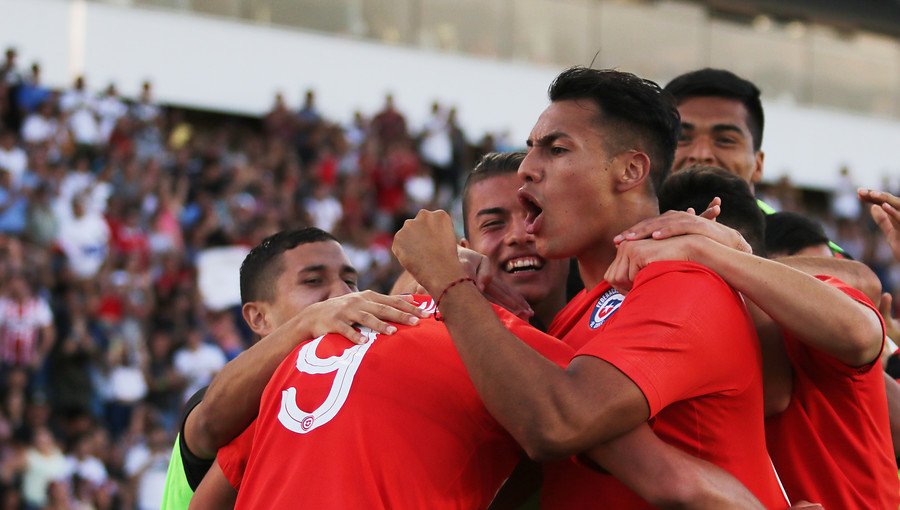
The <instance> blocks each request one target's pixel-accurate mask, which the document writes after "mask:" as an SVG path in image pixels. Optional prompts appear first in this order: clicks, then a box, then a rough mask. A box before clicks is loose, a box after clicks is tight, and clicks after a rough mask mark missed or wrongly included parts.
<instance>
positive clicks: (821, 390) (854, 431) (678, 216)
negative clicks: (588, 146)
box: [607, 167, 900, 509]
mask: <svg viewBox="0 0 900 510" xmlns="http://www.w3.org/2000/svg"><path fill="white" fill-rule="evenodd" d="M659 196H660V206H661V207H663V208H667V209H673V210H682V209H685V208H688V207H693V208H698V207H704V206H705V204H707V203H709V202H710V200H712V199H713V197H719V198H720V199H721V211H722V214H720V215H719V217H718V218H717V219H716V220H717V222H719V223H721V224H724V225H728V226H730V227H734V228H736V229H738V230H739V231H740V233H741V234H743V235H744V237H745V238H746V239H747V240H748V241H750V244H751V245H753V248H754V252H755V253H762V254H764V253H765V251H766V246H764V245H763V240H764V239H766V240H768V238H769V237H770V236H769V234H774V232H771V233H770V232H766V233H765V235H764V234H763V230H764V224H765V223H764V221H763V216H762V214H761V213H760V211H759V210H758V208H757V206H756V204H755V200H754V197H753V195H752V194H751V192H750V189H749V187H748V186H747V184H746V183H745V182H744V181H742V180H741V179H740V178H739V177H736V176H734V175H732V174H729V173H728V172H727V171H725V170H723V169H718V168H704V167H696V168H692V169H689V170H686V171H684V172H682V173H679V174H676V175H673V176H671V177H670V178H669V179H668V180H667V181H666V182H665V183H664V185H663V188H662V190H661V191H660V194H659ZM667 216H668V218H667V219H668V220H669V223H668V224H666V221H664V218H659V219H655V220H650V221H648V222H647V224H645V225H636V226H635V227H633V228H632V229H631V230H630V232H632V233H635V234H636V235H634V236H630V235H629V236H628V238H630V239H631V241H628V242H625V243H623V244H622V245H620V257H619V258H617V261H616V262H614V263H613V266H612V268H611V270H610V272H608V273H607V278H608V279H609V280H611V281H613V282H615V283H616V284H617V285H619V286H624V287H627V286H628V285H629V280H630V278H631V275H634V274H637V278H638V279H639V278H640V277H641V275H642V274H643V272H644V271H646V270H644V271H642V270H641V268H643V267H646V268H647V269H651V268H653V267H654V266H655V265H656V264H658V262H657V263H655V264H650V263H651V262H653V261H656V260H663V259H670V258H676V259H682V258H683V259H685V260H691V261H695V262H700V263H703V264H704V265H706V266H708V267H710V268H711V269H713V270H715V271H716V272H717V273H718V274H720V275H721V276H722V277H723V278H725V279H726V281H728V282H729V283H730V284H732V285H733V286H734V287H735V288H736V289H738V290H740V291H741V292H742V293H743V295H744V296H745V297H746V298H748V299H749V300H751V301H752V302H753V303H754V304H753V305H752V306H751V310H752V311H753V315H754V316H755V318H756V324H757V328H758V330H759V332H760V341H761V343H762V346H763V355H764V358H765V359H766V365H765V368H764V374H765V378H766V388H765V390H766V391H765V401H766V415H767V417H766V439H767V445H768V449H769V453H770V454H771V456H772V460H773V462H774V464H775V467H776V469H777V470H778V473H779V475H780V476H781V481H782V482H783V484H784V488H785V490H786V492H787V494H788V495H789V496H790V497H791V498H792V499H795V500H796V499H806V500H814V501H818V502H819V503H821V504H822V505H823V506H824V507H825V508H842V509H864V508H891V509H893V508H897V506H898V504H900V483H898V480H897V476H896V470H897V467H896V463H895V461H894V458H893V456H892V452H893V449H892V444H891V431H890V425H889V422H888V407H887V399H886V396H885V382H884V377H883V375H882V373H881V370H880V363H879V358H880V357H879V354H880V352H881V349H882V346H883V344H884V324H883V322H882V320H881V317H880V315H879V313H878V311H877V310H876V308H875V306H874V305H873V304H872V302H871V301H870V300H869V299H868V298H867V297H866V296H865V295H864V294H863V293H862V292H860V291H858V290H855V289H853V288H851V287H849V286H848V285H846V284H844V283H843V282H841V281H840V280H838V279H836V278H833V277H830V276H822V275H819V276H811V275H808V274H804V273H803V272H801V271H798V270H796V269H794V268H792V267H790V266H792V265H796V266H798V267H800V268H804V261H805V258H786V259H785V258H781V259H778V260H779V261H773V260H765V259H763V258H761V257H759V256H754V255H752V254H748V253H743V252H738V251H736V250H733V249H730V248H728V247H725V246H723V245H721V244H718V243H714V242H710V241H709V239H707V238H704V237H699V236H697V235H696V233H697V232H703V231H704V229H709V228H710V227H711V226H712V225H713V224H711V223H710V222H708V221H707V220H705V219H702V218H697V217H694V216H690V215H685V214H684V213H667ZM768 218H773V217H772V216H769V217H768ZM675 221H678V222H681V223H680V225H679V226H678V228H679V229H681V230H683V231H684V233H686V234H688V235H684V236H678V237H674V238H671V239H669V238H668V237H669V236H670V234H671V233H673V231H672V229H673V224H674V223H675ZM654 231H655V232H657V234H656V235H655V236H653V237H654V239H650V240H642V241H637V240H636V239H641V238H642V237H643V236H645V235H647V234H648V233H649V232H654ZM664 232H665V233H664ZM691 234H694V235H691ZM626 235H627V234H626ZM825 242H826V240H825V238H824V236H821V241H820V243H821V246H822V247H824V248H826V249H825V250H823V252H824V254H825V256H826V257H827V260H833V259H832V257H831V253H830V251H829V250H827V245H826V244H825ZM770 255H775V253H770ZM665 263H668V262H665ZM840 263H841V264H859V263H858V262H853V261H840ZM648 264H649V265H648ZM816 264H817V261H816V260H813V261H812V267H815V266H816ZM772 282H777V284H776V285H773V284H772ZM798 296H802V297H803V298H802V299H798Z"/></svg>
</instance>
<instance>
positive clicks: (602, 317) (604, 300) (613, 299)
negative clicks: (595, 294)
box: [588, 289, 625, 329]
mask: <svg viewBox="0 0 900 510" xmlns="http://www.w3.org/2000/svg"><path fill="white" fill-rule="evenodd" d="M624 300H625V296H623V295H622V294H620V293H619V291H617V290H616V289H609V290H607V291H606V292H604V293H603V295H602V296H600V299H598V300H597V305H596V306H594V311H593V312H591V318H590V322H589V323H588V326H590V327H591V329H597V328H599V327H600V326H601V325H603V323H604V322H606V319H609V318H610V317H611V316H612V314H614V313H616V310H618V309H619V307H620V306H622V301H624Z"/></svg>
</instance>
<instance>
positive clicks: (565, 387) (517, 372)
mask: <svg viewBox="0 0 900 510" xmlns="http://www.w3.org/2000/svg"><path fill="white" fill-rule="evenodd" d="M440 311H441V313H442V315H443V317H444V321H445V322H446V325H447V328H448V330H449V331H450V334H451V336H452V338H453V342H454V344H455V345H456V348H457V351H458V352H459V354H460V357H461V358H462V360H463V363H464V364H465V366H466V369H467V370H468V373H469V376H470V378H471V379H472V382H473V383H474V385H475V388H476V390H477V391H478V394H479V395H480V396H481V398H482V400H483V401H484V403H485V405H486V407H487V409H488V411H489V412H490V413H491V414H492V415H493V416H494V418H496V419H497V421H498V422H500V424H501V425H503V426H504V428H506V430H508V431H509V432H510V434H512V436H513V437H514V438H515V439H516V441H518V442H519V444H520V445H521V446H522V448H523V449H524V450H525V451H526V452H527V453H528V455H529V456H530V457H532V458H534V459H535V460H549V459H552V458H558V457H563V456H566V455H572V454H574V453H577V452H579V451H582V450H583V449H585V448H586V447H588V446H589V445H591V444H595V443H597V442H600V441H603V440H605V439H608V436H609V435H610V434H618V433H621V432H622V431H621V430H618V429H615V428H612V429H611V428H610V427H608V425H609V423H608V422H609V421H611V420H609V418H610V415H611V414H612V413H604V411H605V406H604V402H603V401H602V400H594V401H591V402H588V397H586V396H587V395H592V396H596V393H593V394H592V392H591V391H589V390H588V389H587V388H584V387H580V388H579V387H578V382H577V381H575V380H574V379H573V378H572V377H570V374H569V373H568V372H567V371H565V370H563V369H561V368H560V367H559V366H557V365H556V364H554V363H553V362H551V361H550V360H548V359H546V358H545V357H543V356H541V355H540V354H538V353H537V352H536V351H535V350H533V349H532V348H531V347H529V346H528V345H526V344H525V343H524V342H522V341H521V340H519V339H518V338H516V337H515V336H514V335H513V334H512V333H510V332H509V331H508V330H507V329H506V328H505V327H503V325H502V324H501V323H500V321H499V320H498V319H497V317H496V315H495V314H494V312H493V310H492V309H491V307H490V305H489V304H488V303H487V301H486V300H485V299H484V298H483V297H482V295H481V293H480V292H479V291H478V289H477V288H476V287H475V286H474V285H472V284H464V285H457V286H456V287H454V288H452V289H451V290H450V291H448V292H447V293H445V295H444V298H443V300H442V301H441V304H440ZM598 416H599V417H600V418H599V419H598ZM644 419H646V418H644ZM634 425H635V424H630V425H629V428H633V427H634ZM625 430H627V429H625Z"/></svg>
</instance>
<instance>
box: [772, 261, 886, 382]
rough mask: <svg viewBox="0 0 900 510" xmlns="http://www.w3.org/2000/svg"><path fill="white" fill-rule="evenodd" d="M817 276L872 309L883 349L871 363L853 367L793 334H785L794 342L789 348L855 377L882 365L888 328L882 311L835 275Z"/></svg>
mask: <svg viewBox="0 0 900 510" xmlns="http://www.w3.org/2000/svg"><path fill="white" fill-rule="evenodd" d="M816 278H817V279H819V280H821V281H823V282H825V283H827V284H828V285H831V286H832V287H834V288H836V289H838V290H840V291H841V292H843V293H844V294H846V295H848V296H850V297H851V298H853V300H854V301H856V302H857V303H860V304H861V305H863V306H865V307H866V308H868V309H870V310H872V312H873V313H874V314H875V315H876V316H877V317H878V321H879V322H880V323H881V351H879V352H878V355H877V356H875V358H874V359H873V360H872V361H870V362H869V363H866V364H865V365H863V366H860V367H853V366H850V365H847V364H846V363H843V362H842V361H840V360H839V359H837V358H835V357H834V356H831V355H830V354H827V353H825V352H822V351H821V350H819V349H814V348H811V347H808V346H807V345H806V344H804V343H802V342H800V341H799V340H797V339H796V337H795V336H794V335H792V334H786V335H785V338H786V339H788V341H789V342H790V343H791V344H792V345H789V348H792V349H796V350H803V351H804V352H805V355H806V356H808V357H810V358H814V359H816V360H817V362H818V363H819V364H820V366H825V367H828V369H829V370H832V371H834V372H837V373H840V374H843V375H845V376H848V377H855V376H859V375H863V374H866V373H868V372H869V371H870V370H872V368H873V367H875V366H879V365H880V361H881V352H882V351H883V350H884V348H885V339H886V334H887V329H886V327H885V324H884V317H882V316H881V312H879V311H878V308H877V307H876V306H875V304H874V303H872V301H871V300H870V299H869V298H868V296H866V295H865V294H864V293H863V292H862V291H860V290H858V289H855V288H853V287H851V286H849V285H847V284H846V283H844V282H843V281H841V280H840V279H838V278H835V277H833V276H827V275H816Z"/></svg>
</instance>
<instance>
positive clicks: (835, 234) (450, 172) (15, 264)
mask: <svg viewBox="0 0 900 510" xmlns="http://www.w3.org/2000/svg"><path fill="white" fill-rule="evenodd" d="M90 78H91V77H90V76H84V77H78V78H77V79H76V80H75V81H74V83H73V84H72V85H71V86H70V87H68V88H64V89H54V88H51V87H48V86H47V85H45V84H44V83H43V82H42V78H41V67H40V64H39V63H34V64H32V65H30V66H26V65H25V64H24V63H22V62H20V61H18V59H17V55H16V51H15V49H14V48H10V49H8V50H7V51H6V54H5V61H3V62H2V64H0V367H2V368H0V374H2V381H0V494H2V502H0V508H2V509H7V508H9V509H12V508H19V507H20V506H19V505H22V504H24V505H25V506H24V507H25V508H28V509H42V508H53V509H56V508H73V509H88V508H94V509H107V508H138V509H141V510H145V509H150V508H158V505H159V501H160V495H161V493H162V486H163V483H164V480H165V476H166V469H167V467H168V463H169V456H170V453H171V450H172V441H173V439H174V437H175V433H176V432H177V429H178V425H179V423H178V421H179V420H178V419H179V415H180V412H181V409H182V405H183V404H184V403H185V401H186V400H187V399H188V397H190V396H191V394H193V393H194V391H196V390H197V389H199V388H201V387H203V386H204V385H206V384H209V382H210V380H211V378H212V377H213V376H214V375H215V374H216V373H217V372H218V371H219V370H220V369H221V368H222V367H223V366H224V365H225V363H226V362H227V361H229V360H231V359H233V358H235V357H236V356H237V355H238V354H239V353H241V352H242V351H244V350H245V349H246V348H247V347H248V346H249V345H250V343H251V342H252V340H253V334H252V332H251V331H250V330H249V329H248V328H247V326H246V325H245V324H244V322H243V321H242V320H241V316H240V313H239V311H237V310H236V309H235V308H234V307H231V308H226V309H221V310H213V309H209V307H207V306H206V305H205V304H204V301H203V296H202V295H201V293H200V291H199V288H198V278H197V275H198V267H197V261H198V258H199V257H200V256H201V254H202V253H203V252H204V251H205V250H208V249H211V248H216V247H221V246H235V245H238V246H246V247H248V248H249V247H252V246H255V245H257V244H258V243H259V242H260V241H261V240H262V239H263V238H265V237H266V236H268V235H270V234H272V233H274V232H277V231H279V230H282V229H286V228H296V227H300V226H308V225H309V226H316V227H319V228H321V229H323V230H325V231H328V232H332V233H333V234H334V235H335V236H336V237H337V238H338V239H340V241H341V243H342V245H343V247H344V249H345V250H346V252H347V253H348V255H349V256H350V259H351V261H352V262H353V264H354V265H355V267H356V268H357V269H358V270H359V272H360V282H359V287H360V288H361V289H373V290H377V291H380V292H387V291H388V290H389V289H390V287H391V285H392V284H393V282H394V280H395V279H396V277H397V275H398V274H399V272H400V267H399V265H398V264H397V262H396V260H394V259H393V257H392V255H391V252H390V249H391V243H392V237H393V234H394V233H395V232H396V231H397V230H398V229H399V228H400V226H401V225H402V223H403V221H404V220H406V219H408V218H411V217H413V216H415V214H416V212H417V211H418V210H420V209H423V208H424V209H436V208H445V209H454V208H455V207H456V205H455V204H456V203H457V202H458V200H457V199H458V197H459V194H460V191H461V183H462V181H463V179H464V178H465V176H466V174H467V172H468V171H469V170H470V169H471V168H472V165H473V164H474V162H475V161H477V160H478V158H479V157H480V155H482V154H484V153H487V152H490V151H494V150H498V149H500V150H502V149H506V147H497V144H496V143H495V141H494V140H493V139H492V138H491V137H490V136H485V137H484V138H482V139H480V140H476V141H473V140H472V139H471V138H469V137H468V136H467V133H466V132H465V130H464V126H460V125H458V124H457V122H456V116H455V112H454V110H453V108H451V107H448V106H447V105H443V104H440V103H439V102H436V103H435V104H434V105H433V109H432V111H431V112H430V114H429V116H428V120H427V122H426V123H425V124H424V125H422V126H411V125H408V124H407V122H406V120H405V118H404V114H403V112H400V111H398V110H397V109H396V108H395V107H394V104H393V99H392V98H391V97H390V96H387V97H386V98H385V104H384V107H383V109H382V110H381V111H377V112H359V113H357V114H356V116H355V117H354V118H353V119H352V120H351V121H350V122H348V123H346V124H342V123H341V122H338V121H337V120H336V119H328V118H325V117H323V115H322V114H321V113H320V112H319V111H318V110H317V107H316V96H315V94H316V93H315V92H314V91H307V92H306V96H305V100H304V102H303V104H301V105H290V104H286V103H285V101H284V99H283V98H282V97H281V96H280V95H279V96H277V97H276V98H275V99H274V105H273V106H272V109H271V110H270V111H269V112H268V113H267V114H266V115H265V116H264V117H263V118H261V119H247V118H241V117H236V116H229V115H226V114H212V113H209V112H205V113H197V112H195V111H191V110H186V109H182V108H177V107H173V106H166V105H163V104H160V103H158V102H157V101H156V100H155V98H154V95H153V85H152V83H151V82H149V81H148V82H145V83H143V84H141V86H140V88H139V91H138V93H137V94H135V95H134V96H133V97H124V96H123V95H120V93H119V91H118V90H117V87H116V85H114V84H110V85H108V86H107V87H106V88H105V89H103V90H102V91H100V90H99V89H98V88H96V87H95V85H96V84H94V83H91V82H90ZM837 171H838V169H834V172H837ZM844 173H845V180H846V187H842V188H841V189H836V190H834V193H832V194H830V195H829V202H828V203H827V205H826V206H825V207H819V208H816V209H813V210H811V209H809V207H810V206H809V205H808V204H807V203H805V202H804V200H803V197H804V194H803V193H802V192H801V190H798V189H796V188H794V187H793V186H791V184H790V182H788V181H783V182H780V183H775V184H770V185H767V186H758V190H757V191H759V193H760V194H761V195H763V196H764V198H765V199H766V201H767V202H769V203H770V204H771V205H773V206H775V207H776V208H777V209H780V210H786V211H792V210H793V211H798V212H803V213H805V214H813V215H814V216H816V217H817V219H819V220H821V221H822V222H823V223H824V225H825V227H826V231H827V232H828V234H829V237H830V238H831V239H832V240H834V241H835V242H836V243H837V244H839V245H840V246H841V247H843V248H844V249H845V250H846V251H847V252H848V253H850V254H851V255H853V257H855V258H856V259H858V260H861V261H863V262H865V263H866V264H868V265H869V266H870V267H871V268H872V269H873V270H874V271H875V272H876V274H877V275H878V276H879V277H880V279H881V281H882V284H883V287H884V290H885V292H895V291H897V290H898V289H900V264H898V263H897V262H896V261H895V260H894V258H893V255H892V253H891V251H890V247H889V246H887V244H886V243H884V242H883V237H882V235H881V232H880V230H879V229H878V228H877V227H876V226H875V225H874V223H873V222H872V221H871V219H870V218H869V214H868V212H867V211H866V210H865V207H864V205H862V204H860V202H859V201H858V200H857V199H856V194H855V187H854V186H853V184H852V169H850V170H845V172H844ZM886 191H891V192H893V193H895V194H896V193H897V192H898V191H900V190H896V189H894V190H886ZM818 205H819V206H821V204H818ZM895 313H896V310H895ZM65 505H70V506H65Z"/></svg>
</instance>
